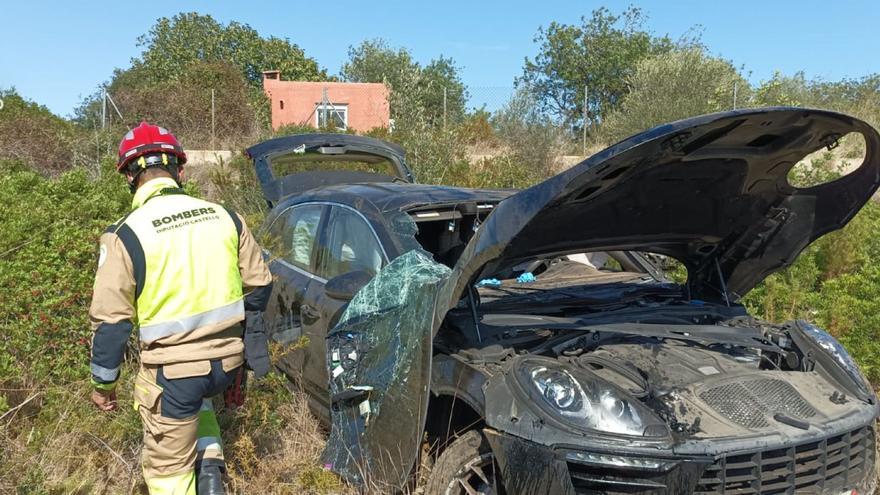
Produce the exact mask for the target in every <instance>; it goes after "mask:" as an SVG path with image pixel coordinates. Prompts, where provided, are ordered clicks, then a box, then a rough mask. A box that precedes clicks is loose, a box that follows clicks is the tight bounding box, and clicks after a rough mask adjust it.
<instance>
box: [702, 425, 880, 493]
mask: <svg viewBox="0 0 880 495" xmlns="http://www.w3.org/2000/svg"><path fill="white" fill-rule="evenodd" d="M874 455H875V453H874V430H873V428H872V427H870V426H866V427H864V428H860V429H858V430H854V431H851V432H849V433H846V434H843V435H838V436H835V437H831V438H827V439H825V440H822V441H819V442H811V443H805V444H801V445H797V446H794V447H789V448H785V449H776V450H765V451H761V452H753V453H748V454H736V455H728V456H724V457H722V458H720V459H718V460H716V461H715V463H714V464H712V465H711V466H709V467H707V468H706V470H705V471H704V473H703V477H702V478H701V479H700V482H699V484H698V485H697V488H696V490H695V491H694V493H715V494H725V495H727V494H738V495H739V494H743V495H745V494H761V495H768V494H777V493H778V494H790V493H797V494H802V493H803V494H823V493H838V492H839V491H841V490H844V489H847V488H852V487H853V486H855V485H856V484H858V483H860V482H861V481H862V480H863V479H864V478H865V476H866V475H867V474H868V471H869V470H871V469H872V467H873V466H874ZM835 490H837V491H835Z"/></svg>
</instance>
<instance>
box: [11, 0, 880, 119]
mask: <svg viewBox="0 0 880 495" xmlns="http://www.w3.org/2000/svg"><path fill="white" fill-rule="evenodd" d="M630 4H632V5H636V6H638V7H641V8H642V9H643V10H644V11H645V12H646V13H647V14H648V18H649V21H648V26H649V29H650V30H651V31H652V32H653V33H654V34H657V35H663V34H668V35H670V36H671V37H672V38H678V37H679V36H681V35H682V34H685V33H686V32H687V31H688V30H689V29H690V28H692V27H694V26H699V27H700V28H701V29H702V33H703V41H704V42H705V43H706V45H707V46H708V47H709V49H710V51H711V52H712V53H713V54H715V55H720V56H723V57H724V58H727V59H729V60H731V61H732V62H733V63H734V64H735V65H736V66H743V67H744V75H746V77H747V78H748V79H749V80H750V81H751V82H753V83H759V82H760V81H762V80H766V79H769V78H770V77H772V75H773V73H774V71H781V72H783V73H786V74H792V73H794V72H797V71H804V72H805V73H806V75H807V77H808V78H822V79H825V80H837V79H841V78H858V77H862V76H865V75H868V74H871V73H875V72H880V35H878V31H880V2H878V1H877V0H849V1H846V0H838V1H836V2H829V1H827V0H823V1H814V0H797V1H795V0H763V1H752V0H739V1H736V2H732V1H723V2H722V1H710V0H702V1H700V0H681V1H675V0H665V1H664V0H644V1H635V0H634V1H626V2H618V1H605V2H594V1H585V0H582V1H578V0H565V1H553V0H544V1H540V2H538V1H534V0H531V1H520V0H508V1H479V0H470V1H458V0H455V1H452V0H450V1H446V2H437V1H432V2H425V1H413V0H409V1H381V0H373V1H371V2H365V1H349V0H336V1H334V2H326V1H319V2H316V1H308V2H303V1H260V0H252V1H249V2H220V1H212V2H209V1H165V0H152V1H150V2H138V1H134V2H125V1H122V2H120V1H116V2H89V1H83V2H69V1H67V2H41V1H23V2H22V1H19V2H12V1H5V2H3V3H0V88H7V89H8V88H10V87H14V88H15V89H16V90H17V91H18V92H19V93H20V94H21V95H23V96H24V97H26V98H28V99H30V100H33V101H36V102H37V103H40V104H43V105H46V106H47V107H48V108H49V109H50V110H52V111H53V112H55V113H56V114H58V115H61V116H69V115H70V114H72V112H73V110H74V109H75V108H76V107H77V105H78V104H79V102H80V101H81V100H82V98H83V97H85V96H87V95H89V94H91V93H93V92H95V91H96V90H97V88H98V87H99V86H100V85H101V83H102V82H104V81H107V80H108V79H109V78H110V77H111V75H112V73H113V69H114V68H125V67H128V66H129V64H130V60H131V58H132V57H136V56H137V55H138V54H139V53H140V52H141V48H139V47H138V46H137V38H138V36H140V35H141V34H144V33H146V32H147V31H148V30H149V29H150V27H151V26H152V25H153V23H154V22H155V21H156V19H158V18H160V17H170V16H172V15H174V14H176V13H178V12H187V11H195V12H199V13H202V14H210V15H212V16H214V17H215V18H216V19H218V20H219V21H221V22H224V23H226V22H229V21H232V20H235V21H239V22H243V23H247V24H250V25H251V26H252V27H253V28H255V29H256V30H257V31H258V32H260V34H262V35H263V36H269V35H274V36H278V37H282V38H288V39H290V40H291V41H292V42H294V43H296V44H298V45H299V46H300V47H302V48H303V49H304V50H305V53H306V55H308V56H311V57H313V58H315V59H316V60H317V61H318V63H319V64H320V65H321V66H322V67H324V68H326V69H327V70H328V72H329V73H331V74H338V73H339V69H340V67H341V66H342V64H343V63H344V62H345V60H346V57H347V51H348V47H349V46H351V45H356V44H358V43H359V42H361V41H362V40H365V39H372V38H377V37H381V38H384V39H386V40H387V41H388V42H389V43H390V44H392V45H394V46H403V47H406V48H408V49H410V50H411V52H412V53H413V55H414V56H415V58H416V59H417V60H419V61H421V62H423V63H424V62H428V61H429V60H431V59H432V58H435V57H437V56H439V55H444V56H447V57H452V58H453V59H454V60H455V61H456V62H457V64H458V65H459V66H460V67H461V68H462V76H463V80H464V82H465V84H467V85H468V86H469V87H471V88H482V87H498V88H509V87H511V86H512V85H513V81H514V78H516V77H517V76H519V75H520V74H521V73H522V66H523V60H524V58H525V57H534V55H535V54H536V52H537V49H538V46H537V44H536V43H535V42H534V37H535V35H536V33H537V32H538V29H539V28H540V27H541V26H547V25H548V24H549V23H550V22H552V21H556V22H560V23H565V24H574V23H578V22H579V19H580V17H581V16H589V15H590V13H591V12H592V11H593V10H594V9H595V8H597V7H600V6H603V5H604V6H606V7H608V8H610V9H611V10H612V11H614V12H620V11H622V10H623V9H625V8H626V6H628V5H630ZM499 91H503V89H500V90H499ZM472 92H473V93H475V94H480V93H485V92H486V91H483V90H477V91H472Z"/></svg>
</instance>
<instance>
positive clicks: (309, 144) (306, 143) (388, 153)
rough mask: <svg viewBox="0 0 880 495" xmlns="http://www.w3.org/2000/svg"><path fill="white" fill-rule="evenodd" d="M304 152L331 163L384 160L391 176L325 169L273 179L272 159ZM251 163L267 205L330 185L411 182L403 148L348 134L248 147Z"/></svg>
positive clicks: (308, 136)
mask: <svg viewBox="0 0 880 495" xmlns="http://www.w3.org/2000/svg"><path fill="white" fill-rule="evenodd" d="M306 153H309V154H315V156H320V157H321V158H322V159H325V160H327V161H332V160H333V158H334V157H342V156H348V157H357V158H358V159H362V160H364V161H388V162H389V163H390V164H391V167H392V168H393V171H394V174H393V175H385V174H377V173H370V172H360V171H353V170H333V169H331V168H330V167H328V170H320V171H312V172H300V173H294V174H290V175H286V176H282V177H276V174H275V172H274V171H273V170H272V159H273V158H274V157H278V156H284V155H291V154H292V155H297V154H302V155H305V154H306ZM246 154H247V156H249V157H250V158H251V159H252V160H253V161H254V169H255V170H256V174H257V180H259V182H260V188H261V189H262V191H263V197H264V198H265V199H266V202H268V203H269V206H272V205H274V204H275V203H277V202H278V201H279V200H280V199H281V198H283V197H285V196H288V195H290V194H295V193H298V192H303V191H307V190H309V189H314V188H316V187H323V186H329V185H333V184H352V183H362V182H392V181H394V180H400V181H404V182H412V181H413V176H412V172H411V171H410V169H409V168H408V167H407V166H406V159H405V155H406V153H405V152H404V151H403V148H401V147H400V146H397V145H396V144H392V143H389V142H386V141H382V140H379V139H373V138H368V137H364V136H354V135H351V134H294V135H291V136H284V137H279V138H275V139H270V140H268V141H263V142H261V143H258V144H255V145H254V146H251V147H250V148H248V149H247V151H246Z"/></svg>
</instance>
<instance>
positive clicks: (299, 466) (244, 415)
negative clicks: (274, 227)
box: [0, 370, 355, 495]
mask: <svg viewBox="0 0 880 495" xmlns="http://www.w3.org/2000/svg"><path fill="white" fill-rule="evenodd" d="M130 371H131V370H129V372H128V373H125V375H124V376H126V377H127V378H126V382H127V383H123V384H121V385H120V389H119V392H120V396H119V401H120V409H119V410H118V411H116V412H114V413H111V414H102V413H100V412H98V411H97V410H96V409H94V408H93V407H92V406H91V405H90V403H89V402H88V394H89V390H90V387H89V384H88V383H87V382H85V381H83V382H81V383H75V384H71V385H70V386H69V387H65V388H64V389H60V388H57V389H40V388H37V387H32V386H28V385H27V384H18V385H11V384H5V385H0V388H2V394H3V395H5V396H7V397H8V398H9V403H10V405H12V406H13V407H12V408H11V409H9V410H8V411H7V412H6V413H4V414H3V415H2V416H0V445H2V448H0V493H17V494H56V493H57V494H82V495H86V494H93V493H102V494H146V493H147V492H146V487H145V486H144V484H143V480H142V477H141V470H140V446H141V429H140V428H141V427H140V421H139V419H138V418H137V415H136V413H135V412H134V410H133V408H132V407H131V405H132V402H131V392H130V377H131V376H133V373H131V372H130ZM248 391H249V397H248V399H247V403H246V404H245V407H244V408H242V409H240V410H238V411H222V412H221V413H220V415H219V416H220V418H219V419H220V422H221V425H222V427H223V430H224V441H225V450H226V457H227V462H228V467H229V479H228V485H227V486H228V489H229V493H234V494H245V493H248V494H253V493H261V494H316V495H319V494H320V495H325V494H340V495H348V494H353V493H355V491H354V490H353V489H350V488H348V487H346V486H345V485H344V484H343V483H342V482H341V481H340V480H339V478H337V477H336V476H335V475H333V474H332V473H330V472H328V471H325V470H324V469H322V468H321V467H320V465H319V464H318V458H319V456H320V454H321V451H322V449H323V447H324V443H325V440H326V436H325V433H324V432H323V431H322V430H321V428H320V426H319V424H318V422H317V420H316V419H315V418H314V417H312V416H311V414H310V413H309V412H308V408H307V407H306V398H305V396H304V395H303V394H302V393H296V392H290V391H289V390H287V388H286V387H285V383H284V378H283V377H280V376H273V377H270V378H269V379H266V380H263V381H261V382H259V383H252V384H250V386H249V390H248ZM25 401H27V402H25ZM19 406H20V407H19Z"/></svg>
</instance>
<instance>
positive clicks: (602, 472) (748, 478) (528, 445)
mask: <svg viewBox="0 0 880 495" xmlns="http://www.w3.org/2000/svg"><path fill="white" fill-rule="evenodd" d="M485 433H486V436H487V438H488V439H489V443H490V445H491V446H492V450H493V452H494V453H495V456H496V459H497V460H498V464H499V467H500V469H501V474H502V481H503V483H504V486H505V489H506V492H507V493H508V494H509V495H517V494H523V495H525V494H537V493H542V494H543V493H547V494H561V495H587V494H590V495H592V494H608V495H617V494H651V495H653V494H657V495H659V494H664V495H665V494H670V495H680V494H689V493H692V494H700V495H703V494H724V495H727V494H758V495H761V494H764V495H766V494H798V495H800V494H814V495H826V494H827V495H841V494H847V495H849V494H850V493H852V491H853V490H855V491H856V493H858V494H859V495H865V494H868V495H870V494H871V493H873V491H874V487H875V485H876V479H877V478H876V463H875V461H876V452H875V433H874V428H873V425H868V426H864V427H862V428H857V429H855V430H851V431H848V432H846V433H844V434H840V435H835V436H831V437H828V438H824V439H822V440H819V441H811V442H806V443H800V444H795V445H791V446H787V447H783V448H767V449H763V450H756V451H740V452H733V453H730V454H725V455H722V456H718V457H715V458H712V457H703V458H696V457H690V458H686V457H681V456H673V455H670V456H666V457H662V456H658V455H656V451H654V452H653V453H646V454H645V455H641V456H635V455H629V454H628V455H625V456H624V455H618V454H614V453H608V452H605V453H600V452H590V451H586V450H580V449H578V450H573V449H571V448H552V447H547V446H544V445H540V444H537V443H535V442H531V441H528V440H525V439H522V438H519V437H516V436H513V435H509V434H505V433H500V432H498V431H496V430H491V429H487V430H485Z"/></svg>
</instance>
